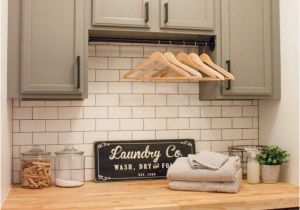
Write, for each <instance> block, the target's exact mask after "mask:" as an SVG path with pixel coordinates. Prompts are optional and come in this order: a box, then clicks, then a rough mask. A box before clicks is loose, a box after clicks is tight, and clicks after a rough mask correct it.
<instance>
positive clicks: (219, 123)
mask: <svg viewBox="0 0 300 210" xmlns="http://www.w3.org/2000/svg"><path fill="white" fill-rule="evenodd" d="M211 127H212V128H232V119H231V118H212V119H211Z"/></svg>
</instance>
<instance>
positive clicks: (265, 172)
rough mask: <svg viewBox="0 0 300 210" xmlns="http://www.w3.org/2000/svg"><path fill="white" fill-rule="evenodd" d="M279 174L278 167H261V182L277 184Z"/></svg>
mask: <svg viewBox="0 0 300 210" xmlns="http://www.w3.org/2000/svg"><path fill="white" fill-rule="evenodd" d="M279 172H280V165H261V166H260V174H261V181H262V182H263V183H267V184H274V183H277V182H278V179H279Z"/></svg>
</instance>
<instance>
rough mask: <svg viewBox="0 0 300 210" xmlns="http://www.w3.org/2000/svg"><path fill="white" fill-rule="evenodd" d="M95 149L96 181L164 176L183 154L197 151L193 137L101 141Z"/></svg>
mask: <svg viewBox="0 0 300 210" xmlns="http://www.w3.org/2000/svg"><path fill="white" fill-rule="evenodd" d="M94 149H95V181H96V182H102V181H118V180H130V179H159V178H165V177H166V174H167V170H168V168H169V166H170V165H171V164H172V163H173V162H174V161H175V160H176V159H177V158H178V157H181V156H187V155H188V154H194V153H195V141H194V140H193V139H174V140H137V141H99V142H95V144H94Z"/></svg>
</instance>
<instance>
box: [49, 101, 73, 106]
mask: <svg viewBox="0 0 300 210" xmlns="http://www.w3.org/2000/svg"><path fill="white" fill-rule="evenodd" d="M70 105H71V102H70V101H46V106H53V107H59V106H70Z"/></svg>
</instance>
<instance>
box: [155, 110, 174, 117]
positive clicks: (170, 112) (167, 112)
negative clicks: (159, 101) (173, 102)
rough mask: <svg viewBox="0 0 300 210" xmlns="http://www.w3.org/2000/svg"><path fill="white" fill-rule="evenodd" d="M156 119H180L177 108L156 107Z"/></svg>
mask: <svg viewBox="0 0 300 210" xmlns="http://www.w3.org/2000/svg"><path fill="white" fill-rule="evenodd" d="M156 117H162V118H164V117H167V118H171V117H178V108H177V107H156Z"/></svg>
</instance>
